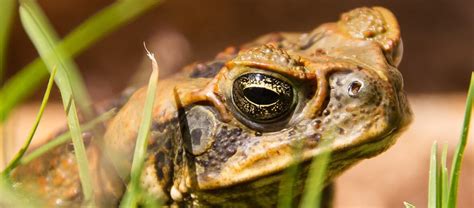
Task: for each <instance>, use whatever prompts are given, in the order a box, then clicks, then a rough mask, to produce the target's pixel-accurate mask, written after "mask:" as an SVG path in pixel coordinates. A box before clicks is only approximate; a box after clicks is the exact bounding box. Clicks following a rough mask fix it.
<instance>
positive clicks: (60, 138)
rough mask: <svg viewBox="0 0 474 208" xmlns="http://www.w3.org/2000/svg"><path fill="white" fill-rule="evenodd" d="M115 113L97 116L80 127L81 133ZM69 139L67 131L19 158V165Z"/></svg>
mask: <svg viewBox="0 0 474 208" xmlns="http://www.w3.org/2000/svg"><path fill="white" fill-rule="evenodd" d="M115 111H116V110H115V109H112V110H110V111H107V112H105V113H103V114H101V115H99V116H98V117H97V118H94V119H92V120H91V121H89V122H87V123H85V124H84V125H82V126H81V130H82V131H83V132H85V131H90V130H93V129H94V127H96V126H97V125H98V124H100V123H103V122H105V121H107V120H109V119H110V118H112V117H113V116H114V115H115V114H116V112H115ZM70 139H71V133H70V132H69V131H68V132H65V133H63V134H61V135H59V136H58V137H56V138H54V139H52V140H51V141H50V142H48V143H46V144H43V145H41V146H40V147H38V148H37V149H35V150H34V151H32V152H31V153H29V154H27V155H25V156H24V157H23V158H21V160H20V164H27V163H29V162H31V161H32V160H34V159H36V158H38V157H39V156H41V155H43V154H44V153H46V152H48V151H50V150H51V149H53V148H55V147H57V146H59V145H61V144H64V143H66V142H68V141H69V140H70Z"/></svg>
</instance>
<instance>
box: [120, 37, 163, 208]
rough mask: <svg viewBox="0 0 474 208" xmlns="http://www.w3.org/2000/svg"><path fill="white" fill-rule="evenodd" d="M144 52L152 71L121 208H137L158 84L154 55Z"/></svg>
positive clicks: (156, 64)
mask: <svg viewBox="0 0 474 208" xmlns="http://www.w3.org/2000/svg"><path fill="white" fill-rule="evenodd" d="M145 49H146V46H145ZM146 51H147V55H148V58H150V60H151V61H152V68H153V71H152V73H151V76H150V81H149V82H148V89H147V96H146V100H145V106H144V109H143V115H142V119H141V122H140V128H139V129H138V136H137V141H136V143H135V152H134V154H133V161H132V172H131V177H130V184H129V186H128V190H127V193H126V194H125V197H124V199H123V200H122V203H121V204H120V206H121V207H137V205H138V202H139V198H140V195H141V191H140V176H141V175H142V169H143V166H144V162H145V157H146V150H147V144H148V142H147V141H148V136H149V134H150V127H151V121H152V111H153V105H154V102H155V96H156V86H157V84H158V63H157V62H156V59H155V56H154V54H152V53H150V52H149V51H148V50H147V49H146Z"/></svg>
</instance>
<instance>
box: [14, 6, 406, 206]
mask: <svg viewBox="0 0 474 208" xmlns="http://www.w3.org/2000/svg"><path fill="white" fill-rule="evenodd" d="M401 54H402V42H401V38H400V30H399V26H398V23H397V21H396V19H395V17H394V16H393V14H392V13H390V12H389V11H388V10H386V9H384V8H380V7H374V8H359V9H355V10H352V11H350V12H347V13H345V14H343V15H342V16H341V19H340V20H339V21H338V22H335V23H326V24H323V25H321V26H319V27H317V28H316V29H314V30H313V31H311V32H309V33H303V34H301V33H273V34H268V35H265V36H263V37H261V38H258V39H257V40H256V41H254V42H251V43H248V44H245V45H243V46H241V47H240V48H234V47H230V48H228V49H226V50H225V51H223V52H221V53H219V54H218V55H217V56H216V58H215V60H212V61H209V62H204V63H196V64H193V65H190V66H188V67H186V68H185V69H184V70H183V71H182V72H181V73H179V74H176V75H175V76H173V77H170V78H169V79H164V80H160V81H159V85H158V91H157V92H156V93H157V94H156V100H155V105H154V108H153V115H152V117H153V126H152V129H151V136H150V140H149V146H148V158H147V161H146V167H145V169H144V172H143V176H142V187H144V188H145V189H146V190H147V191H148V193H150V195H151V196H153V197H157V198H159V199H161V200H163V201H165V202H166V203H167V204H175V205H193V206H204V207H205V206H216V205H218V206H250V205H252V206H257V205H258V206H262V207H271V206H274V205H275V203H276V202H277V201H278V187H279V181H280V178H281V173H282V172H283V171H284V170H285V168H287V167H289V165H291V164H292V163H293V162H294V159H295V155H297V154H300V156H301V157H300V160H299V162H300V163H301V164H302V167H303V168H302V170H303V171H302V172H301V173H300V174H301V175H300V176H301V177H298V178H299V179H300V180H298V181H297V187H298V190H297V193H296V195H299V193H301V191H302V190H303V183H304V178H305V176H306V174H307V170H308V164H309V163H310V161H311V159H312V158H313V157H315V156H318V155H319V154H320V153H321V152H322V150H323V148H328V149H329V150H331V151H332V155H331V160H330V163H329V167H328V170H327V175H326V178H325V181H324V184H330V182H331V181H332V179H333V178H334V177H336V176H337V175H339V174H340V173H342V172H343V171H344V170H346V169H347V168H349V167H350V166H352V165H354V164H355V163H356V162H358V161H360V160H361V159H365V158H369V157H372V156H375V155H377V154H379V153H381V152H383V151H384V150H386V149H387V148H389V147H390V146H391V145H392V144H394V142H395V139H396V136H397V135H398V134H399V133H400V132H401V131H402V130H403V129H404V128H405V127H406V126H407V125H408V124H409V123H410V121H411V111H410V109H409V106H408V103H407V100H406V97H405V94H404V92H403V81H402V76H401V74H400V73H399V72H398V70H397V68H396V67H397V66H398V64H399V63H400V60H401ZM255 73H258V74H262V75H265V76H267V77H275V78H277V79H278V80H283V81H284V82H286V83H289V84H290V85H291V86H292V90H293V91H291V92H292V93H293V94H292V97H291V98H292V99H293V100H292V105H291V107H288V108H285V109H286V110H285V112H284V113H282V114H281V115H282V116H279V117H278V119H274V120H271V121H270V120H269V121H264V122H262V121H259V118H255V117H252V116H255V115H262V116H264V117H265V116H271V115H272V114H269V112H270V111H265V110H264V111H258V108H254V107H252V106H250V107H249V106H247V107H241V106H240V104H236V103H238V102H237V98H236V96H237V94H235V93H236V91H235V88H236V87H235V86H237V85H234V83H235V82H236V81H235V80H237V79H238V78H239V77H242V76H243V75H246V74H255ZM249 83H250V82H249ZM276 83H278V82H276ZM273 84H275V83H273ZM271 87H272V86H270V88H271ZM277 87H278V86H277ZM278 89H281V88H278ZM279 92H280V91H279ZM145 94H146V88H142V89H139V90H138V91H137V92H135V93H134V94H133V95H132V96H131V97H130V98H129V100H128V102H127V103H126V104H125V105H124V106H123V107H122V108H121V109H120V111H119V112H118V113H117V115H116V116H115V117H114V118H113V119H111V120H110V121H109V122H108V123H107V124H106V126H107V130H106V132H105V135H104V140H103V142H100V145H98V144H96V143H97V142H91V144H89V145H88V154H89V157H90V160H92V161H96V162H95V163H93V164H91V165H90V166H91V169H93V170H94V178H95V180H94V185H95V190H94V191H95V194H96V200H97V201H99V204H102V205H104V206H106V205H116V204H117V203H118V201H119V200H120V197H121V195H122V193H123V190H124V184H125V183H126V181H127V179H128V177H129V174H130V167H131V160H132V155H133V150H134V144H135V140H136V136H137V130H138V127H139V123H140V120H141V115H142V110H143V106H144V102H145ZM279 95H280V96H281V95H282V94H279ZM280 98H281V97H280ZM280 98H278V99H280ZM282 102H283V101H282ZM239 106H240V107H239ZM262 106H263V105H262ZM283 106H285V105H283ZM281 108H283V107H281V106H280V107H279V108H274V109H273V110H275V109H277V110H275V111H278V109H281ZM242 109H244V110H242ZM256 109H257V110H256ZM268 109H269V108H268ZM246 110H248V111H250V112H252V113H250V114H246V113H245V112H246ZM249 118H255V119H249ZM272 118H273V117H272ZM322 142H325V144H326V145H324V147H323V146H322V145H320V144H321V143H322ZM97 146H101V147H103V150H104V151H99V149H100V148H97ZM298 146H300V147H302V148H301V150H300V151H295V150H296V149H297V148H296V147H298ZM61 148H62V149H61ZM55 151H57V152H51V153H49V154H47V155H45V156H43V157H42V158H40V159H38V160H36V161H34V162H33V163H32V164H29V165H27V166H23V167H20V168H19V170H17V172H16V174H15V177H16V178H17V180H18V181H20V183H19V184H20V186H24V187H29V186H35V185H30V184H37V185H38V186H39V187H40V188H41V190H56V191H58V192H60V193H56V192H49V193H46V194H45V195H44V196H45V197H46V198H48V199H49V200H50V201H52V203H56V204H60V203H63V204H69V205H71V204H76V203H77V202H79V201H81V199H82V197H81V189H80V184H79V182H78V179H77V178H78V177H77V169H76V167H75V162H74V160H73V154H72V153H71V152H70V150H67V148H65V147H60V148H58V149H56V150H55ZM56 155H61V157H58V156H56ZM51 158H52V159H51ZM108 158H110V160H109V159H108ZM49 159H51V160H50V161H47V160H49ZM58 160H59V162H54V161H58ZM109 161H111V163H112V164H113V167H114V168H104V167H112V165H111V164H109ZM58 163H59V164H58ZM104 164H105V165H104ZM63 167H64V168H67V169H65V170H62V168H63ZM52 169H55V170H52ZM58 171H59V172H61V171H64V172H65V173H64V174H66V176H65V178H67V179H65V180H66V181H67V183H64V184H62V183H58V182H57V181H56V182H55V180H56V179H57V178H58V176H56V175H58V173H57V172H58ZM31 173H34V176H31ZM62 177H64V176H62ZM45 178H46V179H51V180H49V181H48V180H46V182H42V181H44V180H45ZM67 190H73V191H69V192H67ZM43 192H48V191H43ZM63 193H72V194H66V195H64V194H63ZM58 199H60V201H59V202H58Z"/></svg>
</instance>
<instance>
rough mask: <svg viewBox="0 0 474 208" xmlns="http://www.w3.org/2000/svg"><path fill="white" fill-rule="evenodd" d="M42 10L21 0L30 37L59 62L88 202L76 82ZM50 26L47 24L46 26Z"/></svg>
mask: <svg viewBox="0 0 474 208" xmlns="http://www.w3.org/2000/svg"><path fill="white" fill-rule="evenodd" d="M40 12H41V10H40V9H39V8H38V7H37V5H36V4H35V3H34V2H33V1H31V0H24V1H21V2H20V19H21V21H22V24H23V27H24V28H25V31H26V33H27V34H28V36H29V38H30V39H31V40H32V42H33V44H34V45H35V47H36V49H37V50H38V53H39V54H40V56H41V58H43V60H44V62H45V63H46V65H48V68H49V69H52V68H53V66H54V65H56V64H58V71H57V76H56V77H55V82H56V85H57V86H58V87H59V90H60V92H61V98H62V101H63V104H64V107H65V110H66V117H67V123H68V127H69V130H70V131H71V136H72V141H73V145H74V153H75V155H76V161H77V164H78V166H79V168H78V169H79V176H80V179H81V185H82V190H83V194H84V200H85V201H86V203H89V202H92V201H93V200H92V197H93V195H92V194H93V191H92V180H91V177H90V173H89V168H88V161H87V155H86V150H85V147H84V143H83V142H82V135H81V128H80V125H79V119H78V116H77V109H76V104H75V100H74V99H73V90H72V85H71V82H70V79H69V74H68V72H67V71H68V70H69V69H67V68H66V67H67V64H64V62H65V61H64V59H63V58H64V54H63V53H62V51H58V50H55V49H56V48H55V47H54V40H53V38H52V37H51V34H49V33H48V31H47V30H46V29H45V27H44V26H45V25H44V24H43V23H44V21H43V19H42V14H40ZM46 27H47V26H46Z"/></svg>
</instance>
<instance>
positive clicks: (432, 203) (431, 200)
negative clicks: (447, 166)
mask: <svg viewBox="0 0 474 208" xmlns="http://www.w3.org/2000/svg"><path fill="white" fill-rule="evenodd" d="M437 149H438V143H437V142H436V141H435V142H434V143H433V146H432V147H431V156H430V172H429V175H430V176H429V183H428V207H429V208H436V207H437V205H436V202H437V198H436V197H437V182H438V175H437V172H438V162H437V160H436V158H437V156H438V153H437Z"/></svg>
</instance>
